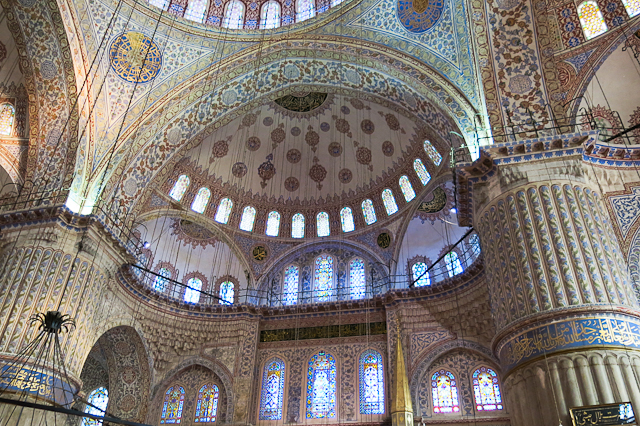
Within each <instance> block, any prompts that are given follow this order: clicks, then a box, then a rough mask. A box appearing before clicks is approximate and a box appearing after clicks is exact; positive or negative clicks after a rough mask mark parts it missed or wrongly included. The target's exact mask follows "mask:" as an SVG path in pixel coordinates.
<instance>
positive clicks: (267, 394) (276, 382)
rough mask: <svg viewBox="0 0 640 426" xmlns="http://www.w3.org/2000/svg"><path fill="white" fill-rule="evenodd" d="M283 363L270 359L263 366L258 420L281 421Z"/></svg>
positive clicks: (277, 359)
mask: <svg viewBox="0 0 640 426" xmlns="http://www.w3.org/2000/svg"><path fill="white" fill-rule="evenodd" d="M283 396H284V361H282V360H281V359H280V358H272V359H270V360H269V361H267V363H266V364H265V365H264V372H263V374H262V392H261V395H260V420H280V419H282V405H283Z"/></svg>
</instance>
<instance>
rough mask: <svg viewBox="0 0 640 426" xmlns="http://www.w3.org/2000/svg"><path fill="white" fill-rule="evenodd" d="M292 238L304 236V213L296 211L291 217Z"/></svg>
mask: <svg viewBox="0 0 640 426" xmlns="http://www.w3.org/2000/svg"><path fill="white" fill-rule="evenodd" d="M291 238H304V215H303V214H302V213H296V214H294V215H293V217H292V218H291Z"/></svg>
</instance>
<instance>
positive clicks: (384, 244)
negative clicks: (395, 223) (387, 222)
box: [376, 232, 391, 249]
mask: <svg viewBox="0 0 640 426" xmlns="http://www.w3.org/2000/svg"><path fill="white" fill-rule="evenodd" d="M376 242H377V243H378V247H380V248H381V249H386V248H389V246H390V245H391V234H389V233H388V232H381V233H380V234H379V235H378V238H377V239H376Z"/></svg>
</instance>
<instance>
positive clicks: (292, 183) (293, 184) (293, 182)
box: [284, 176, 300, 192]
mask: <svg viewBox="0 0 640 426" xmlns="http://www.w3.org/2000/svg"><path fill="white" fill-rule="evenodd" d="M284 188H285V189H286V190H287V191H289V192H293V191H297V190H298V188H300V182H299V181H298V179H296V178H295V177H293V176H291V177H288V178H287V179H286V180H285V181H284Z"/></svg>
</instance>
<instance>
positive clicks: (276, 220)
mask: <svg viewBox="0 0 640 426" xmlns="http://www.w3.org/2000/svg"><path fill="white" fill-rule="evenodd" d="M279 233H280V213H278V212H276V211H273V212H269V215H268V216H267V235H268V236H270V237H277V236H278V234H279Z"/></svg>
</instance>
